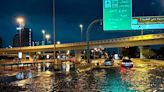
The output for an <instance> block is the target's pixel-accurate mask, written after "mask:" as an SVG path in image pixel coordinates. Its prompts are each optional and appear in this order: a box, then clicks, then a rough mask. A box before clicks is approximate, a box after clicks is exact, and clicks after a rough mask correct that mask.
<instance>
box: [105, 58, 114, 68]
mask: <svg viewBox="0 0 164 92" xmlns="http://www.w3.org/2000/svg"><path fill="white" fill-rule="evenodd" d="M113 64H114V61H113V59H106V60H105V61H104V65H105V66H113Z"/></svg>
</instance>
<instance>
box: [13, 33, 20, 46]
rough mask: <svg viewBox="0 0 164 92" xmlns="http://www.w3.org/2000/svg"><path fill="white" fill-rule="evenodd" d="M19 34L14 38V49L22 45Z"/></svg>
mask: <svg viewBox="0 0 164 92" xmlns="http://www.w3.org/2000/svg"><path fill="white" fill-rule="evenodd" d="M19 42H20V41H19V34H15V35H14V37H13V47H19V46H20V43H19Z"/></svg>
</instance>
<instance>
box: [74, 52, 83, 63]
mask: <svg viewBox="0 0 164 92" xmlns="http://www.w3.org/2000/svg"><path fill="white" fill-rule="evenodd" d="M75 59H76V61H81V60H82V59H81V50H75Z"/></svg>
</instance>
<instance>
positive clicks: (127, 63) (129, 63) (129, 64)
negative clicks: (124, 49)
mask: <svg viewBox="0 0 164 92" xmlns="http://www.w3.org/2000/svg"><path fill="white" fill-rule="evenodd" d="M121 67H128V68H132V67H133V62H132V60H130V59H123V60H122V62H121Z"/></svg>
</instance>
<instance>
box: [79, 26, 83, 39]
mask: <svg viewBox="0 0 164 92" xmlns="http://www.w3.org/2000/svg"><path fill="white" fill-rule="evenodd" d="M80 31H81V41H83V25H82V24H80Z"/></svg>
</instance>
